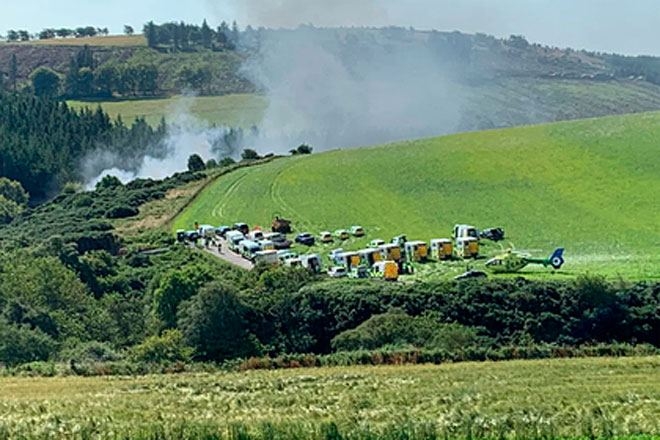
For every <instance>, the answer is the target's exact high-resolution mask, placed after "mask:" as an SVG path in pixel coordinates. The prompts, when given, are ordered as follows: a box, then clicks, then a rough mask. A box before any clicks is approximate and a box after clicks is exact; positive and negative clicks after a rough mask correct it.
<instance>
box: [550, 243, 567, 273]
mask: <svg viewBox="0 0 660 440" xmlns="http://www.w3.org/2000/svg"><path fill="white" fill-rule="evenodd" d="M563 264H564V248H557V249H555V251H554V253H553V254H552V255H551V256H550V265H551V266H552V267H553V268H554V269H560V268H561V267H562V266H563Z"/></svg>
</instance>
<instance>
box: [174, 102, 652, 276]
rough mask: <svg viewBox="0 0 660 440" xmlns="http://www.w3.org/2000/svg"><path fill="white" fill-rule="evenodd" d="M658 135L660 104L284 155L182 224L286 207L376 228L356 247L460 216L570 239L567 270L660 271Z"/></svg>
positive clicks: (544, 246)
mask: <svg viewBox="0 0 660 440" xmlns="http://www.w3.org/2000/svg"><path fill="white" fill-rule="evenodd" d="M659 138H660V113H646V114H638V115H628V116H619V117H607V118H602V119H592V120H582V121H574V122H564V123H556V124H549V125H539V126H527V127H519V128H512V129H503V130H493V131H484V132H475V133H466V134H458V135H452V136H447V137H441V138H434V139H425V140H418V141H410V142H404V143H397V144H392V145H387V146H382V147H373V148H362V149H354V150H337V151H331V152H327V153H322V154H313V155H311V156H307V157H292V158H285V159H281V160H277V161H275V162H272V163H269V164H266V165H263V166H259V167H253V168H246V169H241V170H239V171H237V172H235V173H231V174H229V175H226V176H223V177H221V178H219V179H218V180H217V181H216V182H215V183H214V184H212V185H210V186H209V187H208V188H207V189H206V190H205V191H204V192H202V193H201V194H200V196H199V197H198V198H197V199H196V201H195V202H194V203H192V204H191V206H190V207H189V208H188V209H187V210H186V211H184V212H183V213H182V215H180V216H179V217H178V218H177V219H176V221H175V222H174V225H173V229H177V228H190V227H191V226H192V224H193V223H194V222H195V221H197V222H200V223H210V224H216V225H220V224H231V223H233V222H236V221H245V222H248V223H249V224H251V225H268V224H269V223H270V219H271V218H272V216H273V215H274V214H276V213H279V214H281V215H283V216H286V217H290V218H291V219H293V220H294V222H295V227H296V229H297V230H298V231H304V230H308V231H311V232H313V233H318V232H319V231H321V230H326V229H327V230H330V231H333V230H335V229H337V228H346V227H349V226H351V225H353V224H360V225H362V226H364V227H365V228H366V230H367V237H366V238H365V239H362V240H352V241H351V242H349V243H344V244H343V246H342V247H344V248H358V247H360V246H363V245H364V244H365V243H366V242H367V241H369V240H370V239H373V238H382V239H385V240H389V239H390V238H391V237H392V236H394V235H397V234H400V233H406V234H407V235H408V238H409V239H423V240H429V239H431V238H434V237H446V236H448V235H449V234H450V231H451V228H452V226H453V225H454V224H455V223H470V224H474V225H476V226H477V227H482V228H484V227H490V226H503V227H504V228H505V230H506V232H507V237H508V240H507V245H508V243H511V244H513V245H514V246H515V247H516V248H517V249H521V250H533V251H534V253H535V254H540V255H546V254H549V253H550V252H551V251H552V250H553V249H554V248H555V247H558V246H563V247H565V248H566V259H567V264H566V265H565V266H564V268H563V269H562V270H561V271H560V274H559V276H562V275H565V276H575V275H576V274H580V273H584V272H586V271H590V272H599V273H604V274H606V275H608V276H611V277H617V276H623V277H625V278H636V279H639V278H645V279H658V278H660V251H659V249H660V229H659V228H658V219H660V198H659V196H658V195H659V194H660V154H659V153H660V152H659V150H658V143H657V142H658V141H657V139H659ZM333 246H334V247H337V246H339V244H336V243H335V244H334V245H333ZM330 248H331V247H330V246H328V247H327V250H329V249H330ZM484 250H485V253H486V254H489V253H491V254H492V253H496V252H497V251H498V250H499V246H497V245H493V244H491V245H489V246H487V247H485V248H484ZM464 268H465V266H464V264H457V265H455V266H450V267H449V268H447V266H441V265H429V267H428V268H424V269H423V270H422V272H425V271H426V272H433V271H436V272H438V273H440V274H444V275H447V274H454V273H456V272H460V271H462V270H464ZM526 271H527V272H530V273H533V272H543V270H542V269H541V270H539V269H535V268H528V269H526Z"/></svg>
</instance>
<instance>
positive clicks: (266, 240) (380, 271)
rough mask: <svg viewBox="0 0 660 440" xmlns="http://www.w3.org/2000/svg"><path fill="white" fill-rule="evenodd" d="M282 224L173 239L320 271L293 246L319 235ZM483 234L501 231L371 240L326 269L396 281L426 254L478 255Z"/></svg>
mask: <svg viewBox="0 0 660 440" xmlns="http://www.w3.org/2000/svg"><path fill="white" fill-rule="evenodd" d="M283 222H286V223H283ZM284 227H286V228H287V230H289V231H290V230H291V228H290V221H288V220H284V219H280V218H279V217H276V220H274V221H273V226H272V228H271V229H272V230H271V231H263V230H261V229H260V228H258V227H256V228H254V229H252V230H251V229H250V227H249V226H248V225H247V224H246V223H235V224H234V225H232V226H219V227H214V226H211V225H195V229H194V230H191V231H184V230H180V231H177V239H178V240H179V241H192V242H197V241H198V240H200V239H202V240H204V241H205V245H206V246H210V245H216V246H219V247H220V250H222V243H223V242H224V243H226V248H227V251H230V252H234V253H236V254H239V255H241V256H242V257H243V258H246V259H247V260H250V261H251V262H253V263H254V264H282V265H285V266H289V267H295V266H300V267H304V268H306V269H308V270H310V271H312V272H313V273H321V272H322V271H323V262H322V258H321V256H320V255H319V254H315V253H304V254H299V253H298V252H295V251H294V250H292V249H291V248H292V246H293V245H294V243H295V244H299V245H303V246H313V245H314V244H315V243H316V240H317V237H316V236H314V235H313V234H311V233H309V232H303V233H299V234H297V235H296V236H295V238H294V240H293V242H292V241H291V240H289V239H288V238H287V235H286V233H283V232H279V231H281V230H283V228H284ZM365 234H366V232H365V230H364V228H363V227H362V226H357V225H356V226H352V227H351V228H349V229H337V230H336V231H334V233H331V232H330V231H322V232H321V233H319V235H318V241H319V242H321V243H324V244H329V243H333V242H335V240H339V241H344V240H347V239H349V238H350V237H363V236H365ZM481 238H489V239H491V240H496V241H497V240H500V239H503V238H504V231H503V230H502V229H501V228H491V229H488V230H485V231H479V230H478V229H477V228H475V227H474V226H470V225H463V224H461V225H456V226H455V227H454V230H453V237H452V239H449V238H436V239H433V240H431V241H430V242H429V243H427V242H425V241H421V240H408V239H407V237H406V236H405V235H399V236H396V237H393V238H392V239H391V241H390V242H389V243H386V242H385V241H384V240H382V239H373V240H371V242H370V243H369V247H367V248H365V249H361V250H358V251H344V250H343V249H335V250H333V251H332V252H331V253H330V254H329V256H328V257H329V260H330V268H329V269H328V270H327V274H328V275H329V276H331V277H337V278H338V277H343V276H349V277H353V278H368V277H378V278H383V279H385V280H388V281H396V280H397V279H398V277H399V275H401V274H410V273H413V272H414V265H415V263H423V262H425V261H428V260H430V259H432V260H450V259H454V258H461V259H463V258H477V257H478V256H479V240H480V239H481ZM217 239H221V240H217Z"/></svg>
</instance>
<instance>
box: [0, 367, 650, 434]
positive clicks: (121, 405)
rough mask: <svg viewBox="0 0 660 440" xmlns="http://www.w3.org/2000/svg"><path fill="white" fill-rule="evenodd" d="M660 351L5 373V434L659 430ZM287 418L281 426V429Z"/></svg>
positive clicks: (1, 398) (1, 420)
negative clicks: (91, 374)
mask: <svg viewBox="0 0 660 440" xmlns="http://www.w3.org/2000/svg"><path fill="white" fill-rule="evenodd" d="M659 362H660V361H659V359H658V358H652V357H651V358H621V359H613V358H601V359H566V360H550V361H514V362H500V363H492V362H485V363H478V364H475V363H459V364H448V365H441V366H429V365H422V366H405V367H351V368H320V369H313V370H310V369H306V370H300V369H296V370H284V371H258V372H250V373H241V374H239V373H231V374H211V375H209V374H205V375H176V376H147V377H138V378H124V377H113V378H79V377H64V378H51V379H48V378H45V379H38V378H4V379H0V386H2V390H3V393H2V394H1V395H0V407H2V408H3V415H2V416H0V435H2V433H4V432H10V433H13V434H15V436H16V437H20V438H25V439H31V438H46V437H48V438H68V439H70V438H89V437H94V438H110V437H111V436H112V438H117V437H122V438H123V437H124V435H126V434H130V437H131V438H162V439H165V438H227V437H226V436H227V435H228V432H227V430H228V427H230V426H233V427H234V428H233V429H234V430H236V429H241V430H244V431H246V433H247V432H250V433H252V434H253V435H255V437H248V436H247V434H245V435H243V436H240V437H239V436H236V435H234V436H233V437H229V438H244V439H247V438H264V439H266V438H340V437H339V436H330V435H325V436H323V435H321V433H320V432H319V431H320V430H321V429H323V428H321V424H323V423H328V422H334V423H336V427H337V428H338V429H339V430H341V431H344V432H351V433H354V436H351V438H356V439H361V438H365V439H366V438H372V439H373V438H376V437H374V435H373V432H372V435H371V436H367V435H366V434H367V432H366V431H367V430H373V431H375V432H381V431H382V430H385V431H387V430H388V429H389V430H392V429H399V430H401V434H400V435H394V433H390V435H387V436H386V437H380V438H408V439H417V438H420V439H421V438H427V439H428V438H436V437H435V436H431V435H430V433H431V432H434V433H435V434H436V435H437V438H466V437H469V438H475V439H478V438H486V437H487V438H557V437H561V438H577V437H580V438H596V437H598V438H612V437H614V436H620V437H618V438H624V436H628V435H633V434H637V435H640V434H647V435H648V434H657V433H658V432H660V431H659V430H660V425H659V423H660V422H659V420H660V412H659V408H658V400H659V399H660V382H658V381H657V380H656V373H657V370H658V368H660V363H659ZM266 424H268V425H266ZM388 427H389V428H388ZM325 429H326V430H327V429H328V427H327V425H326V427H325ZM281 430H282V431H284V432H281V434H283V436H282V437H279V436H276V435H273V434H274V433H276V432H278V431H281ZM229 431H230V432H231V429H230V430H229ZM213 432H214V433H216V434H220V435H223V437H218V436H211V435H210V433H213ZM235 432H236V431H234V433H235ZM269 432H270V434H271V435H270V436H269V435H267V434H268V433H269ZM406 432H407V433H408V435H405V434H404V433H406ZM21 433H22V434H21ZM91 433H93V435H92V434H91ZM111 433H113V434H111ZM183 433H185V434H183ZM202 433H206V436H203V435H202ZM296 433H297V434H298V435H295V434H296ZM86 434H87V437H86V436H85V435H86ZM122 434H124V435H122ZM149 434H150V435H149ZM424 434H427V435H424ZM470 434H471V436H470ZM127 437H128V436H127ZM10 438H12V437H11V435H10ZM646 438H652V437H646Z"/></svg>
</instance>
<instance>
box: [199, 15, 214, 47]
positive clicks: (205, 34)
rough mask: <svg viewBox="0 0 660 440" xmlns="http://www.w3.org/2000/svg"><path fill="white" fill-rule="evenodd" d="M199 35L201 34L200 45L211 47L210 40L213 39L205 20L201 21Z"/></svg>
mask: <svg viewBox="0 0 660 440" xmlns="http://www.w3.org/2000/svg"><path fill="white" fill-rule="evenodd" d="M201 36H202V46H204V47H205V48H207V49H210V48H211V44H212V42H213V41H212V40H213V31H212V30H211V28H210V27H209V25H208V23H207V22H206V20H204V22H203V23H202V29H201Z"/></svg>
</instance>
